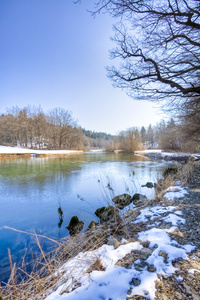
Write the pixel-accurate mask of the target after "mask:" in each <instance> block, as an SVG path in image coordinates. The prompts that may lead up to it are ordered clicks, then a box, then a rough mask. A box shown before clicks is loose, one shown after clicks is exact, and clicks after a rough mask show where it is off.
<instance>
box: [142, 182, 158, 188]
mask: <svg viewBox="0 0 200 300" xmlns="http://www.w3.org/2000/svg"><path fill="white" fill-rule="evenodd" d="M142 187H147V188H149V189H152V188H153V187H155V184H154V183H152V182H149V181H148V182H147V183H146V184H145V185H142Z"/></svg>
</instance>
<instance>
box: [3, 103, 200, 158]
mask: <svg viewBox="0 0 200 300" xmlns="http://www.w3.org/2000/svg"><path fill="white" fill-rule="evenodd" d="M0 145H6V146H21V147H27V148H32V149H68V150H90V149H105V150H107V151H115V150H123V151H125V152H134V151H136V150H142V149H152V148H158V147H159V148H160V149H162V150H165V151H185V152H199V151H200V145H199V143H198V141H195V139H192V137H191V139H189V138H188V136H187V137H186V136H185V127H183V126H182V125H181V124H177V123H175V121H174V120H173V119H171V120H170V121H168V122H165V121H164V120H162V121H161V122H160V123H158V124H157V125H156V126H152V125H151V124H150V125H149V126H148V127H147V128H145V127H144V126H142V127H141V128H137V127H133V128H129V129H127V130H124V131H121V132H120V133H119V134H118V135H116V136H114V135H111V134H107V133H105V132H94V131H91V130H86V129H83V128H81V127H80V126H79V125H78V123H77V121H75V120H74V119H73V117H72V114H71V112H69V111H68V110H66V109H63V108H54V109H52V110H51V111H49V112H48V113H44V112H43V110H42V109H41V107H31V106H28V107H24V108H19V107H17V106H16V107H12V108H10V109H8V110H7V113H6V114H1V115H0Z"/></svg>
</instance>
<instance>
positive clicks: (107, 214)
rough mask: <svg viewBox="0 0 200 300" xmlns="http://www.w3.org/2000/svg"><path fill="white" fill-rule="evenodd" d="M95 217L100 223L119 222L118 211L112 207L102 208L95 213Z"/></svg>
mask: <svg viewBox="0 0 200 300" xmlns="http://www.w3.org/2000/svg"><path fill="white" fill-rule="evenodd" d="M95 215H96V216H97V217H98V218H99V219H100V223H105V222H121V218H120V216H119V211H118V209H117V208H115V207H113V206H108V207H106V206H103V207H101V208H98V209H97V210H96V211H95Z"/></svg>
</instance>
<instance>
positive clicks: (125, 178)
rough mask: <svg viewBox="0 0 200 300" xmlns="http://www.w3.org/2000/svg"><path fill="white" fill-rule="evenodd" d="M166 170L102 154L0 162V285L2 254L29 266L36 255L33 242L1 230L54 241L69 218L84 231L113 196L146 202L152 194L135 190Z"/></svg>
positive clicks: (137, 158)
mask: <svg viewBox="0 0 200 300" xmlns="http://www.w3.org/2000/svg"><path fill="white" fill-rule="evenodd" d="M168 164H169V163H167V162H157V161H151V160H148V159H147V158H144V157H141V156H136V155H133V154H122V153H116V154H115V153H103V152H102V153H101V152H96V153H95V152H93V153H84V154H75V155H67V156H63V157H36V158H17V159H5V158H4V159H1V160H0V281H3V280H6V279H7V276H8V273H9V261H8V248H9V249H10V251H11V254H12V260H13V263H14V262H17V263H19V261H20V259H21V258H22V257H23V256H24V257H25V260H26V259H27V260H29V259H30V257H31V256H30V249H32V251H31V253H37V252H38V251H39V249H38V247H37V245H36V242H35V238H34V237H33V236H31V235H27V234H23V233H19V232H16V231H13V230H8V229H3V228H2V227H3V226H8V227H12V228H14V229H17V230H23V231H27V232H30V233H34V232H36V233H39V234H42V235H45V236H48V237H50V238H53V239H56V240H58V239H60V238H62V237H64V236H66V235H68V234H69V233H68V230H67V229H66V226H67V225H68V223H69V221H70V218H71V217H72V216H74V215H76V216H78V217H79V219H80V220H82V221H83V222H84V228H83V230H84V229H85V228H86V227H87V226H88V224H89V223H90V222H91V220H94V221H98V219H97V217H96V216H95V214H94V212H95V210H96V209H97V208H99V207H102V206H106V205H108V204H109V203H112V198H113V197H114V196H116V195H119V194H122V193H129V194H130V195H133V194H134V193H142V194H144V195H146V196H147V197H148V198H151V199H152V198H153V197H154V189H148V188H147V187H141V185H145V184H146V182H148V181H151V182H157V180H158V179H159V178H161V177H162V172H163V170H164V168H166V166H167V165H168ZM59 207H61V208H62V211H63V216H64V217H63V222H62V224H61V223H60V222H59V220H60V219H59V214H58V208H59ZM130 208H131V206H130ZM41 244H42V247H43V250H44V251H49V250H51V247H52V244H51V245H50V244H49V242H47V240H45V239H42V240H41ZM32 255H33V254H32Z"/></svg>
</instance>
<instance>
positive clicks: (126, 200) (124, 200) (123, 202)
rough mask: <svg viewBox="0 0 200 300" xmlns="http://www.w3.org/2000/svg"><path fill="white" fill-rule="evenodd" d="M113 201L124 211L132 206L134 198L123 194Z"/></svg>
mask: <svg viewBox="0 0 200 300" xmlns="http://www.w3.org/2000/svg"><path fill="white" fill-rule="evenodd" d="M112 201H113V202H114V203H115V205H116V207H117V208H119V209H123V208H124V207H125V206H127V205H129V204H131V202H132V197H131V196H130V195H128V194H122V195H119V196H116V197H115V198H113V199H112Z"/></svg>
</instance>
